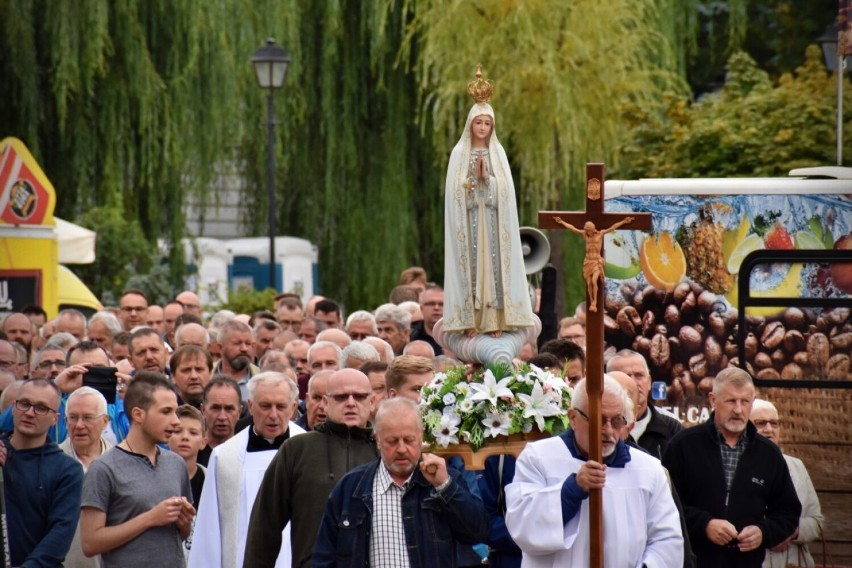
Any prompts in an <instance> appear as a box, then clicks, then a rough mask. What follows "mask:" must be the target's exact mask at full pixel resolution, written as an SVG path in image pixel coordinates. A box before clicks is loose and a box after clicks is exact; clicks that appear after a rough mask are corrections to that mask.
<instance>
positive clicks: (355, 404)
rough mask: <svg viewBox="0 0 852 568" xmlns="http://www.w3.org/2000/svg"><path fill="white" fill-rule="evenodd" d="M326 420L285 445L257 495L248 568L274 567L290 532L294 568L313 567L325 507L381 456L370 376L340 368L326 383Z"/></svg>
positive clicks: (250, 529) (248, 549)
mask: <svg viewBox="0 0 852 568" xmlns="http://www.w3.org/2000/svg"><path fill="white" fill-rule="evenodd" d="M326 401H327V403H328V406H327V410H326V412H327V413H328V419H327V420H326V421H325V422H324V423H323V424H319V425H318V426H317V427H316V429H315V430H314V431H312V432H308V433H307V434H303V435H301V436H296V437H294V438H291V439H289V440H287V441H286V442H284V444H282V445H281V449H280V450H279V451H278V455H276V456H275V459H273V460H272V463H271V464H270V465H269V468H268V469H267V470H266V475H265V476H264V478H263V484H262V485H261V487H260V491H259V492H258V494H257V499H256V500H255V502H254V508H253V509H252V514H251V522H250V523H249V531H248V540H247V542H246V554H245V559H244V562H243V565H244V566H251V567H252V568H272V567H273V566H275V560H276V558H277V557H278V553H279V550H280V548H281V530H282V529H283V528H284V526H285V525H286V524H287V523H288V522H289V523H290V529H291V531H292V545H293V554H292V558H293V567H294V568H302V567H307V566H311V555H312V553H313V549H314V543H315V541H316V537H317V530H318V529H319V526H320V521H321V519H322V515H323V511H324V509H325V503H326V501H327V500H328V496H329V494H330V493H331V490H332V488H334V485H335V484H336V483H337V482H338V481H339V480H340V478H342V477H343V476H344V475H345V474H346V472H347V471H349V470H350V469H352V468H354V467H356V466H359V465H361V464H364V463H367V462H370V461H373V460H374V459H376V457H378V452H377V451H376V446H375V444H374V443H373V435H372V434H373V433H372V429H371V428H370V427H369V426H368V420H369V418H370V412H371V411H372V409H373V392H372V389H371V387H370V379H368V378H367V375H365V374H364V373H362V372H360V371H357V370H355V369H342V370H340V371H337V372H335V373H334V374H333V375H331V377H329V380H328V393H327V394H326Z"/></svg>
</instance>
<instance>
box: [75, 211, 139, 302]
mask: <svg viewBox="0 0 852 568" xmlns="http://www.w3.org/2000/svg"><path fill="white" fill-rule="evenodd" d="M80 224H81V225H83V226H84V227H87V228H89V229H92V230H93V231H97V234H98V235H97V241H96V242H95V250H96V251H97V255H96V258H95V262H94V263H93V264H84V265H79V266H74V267H73V268H74V272H75V273H76V274H77V275H78V276H79V277H80V278H81V279H82V280H83V281H84V282H85V283H86V284H87V285H88V286H89V288H90V289H91V290H92V292H93V293H94V294H95V295H96V296H97V297H98V298H100V299H101V300H102V301H104V302H105V303H112V302H114V303H116V304H117V302H118V298H119V297H120V296H121V292H122V291H123V290H124V288H125V286H126V283H127V281H128V280H129V279H130V277H131V276H133V275H135V274H145V273H147V272H148V271H149V270H151V267H152V265H153V252H154V251H153V247H152V246H151V244H150V243H149V242H148V241H147V240H146V239H145V235H144V234H143V232H142V229H141V228H140V226H139V222H138V221H136V220H135V219H128V217H127V215H126V213H125V212H124V211H123V210H121V209H119V208H118V207H94V208H92V209H90V210H88V211H87V212H86V213H85V214H83V216H82V218H81V220H80Z"/></svg>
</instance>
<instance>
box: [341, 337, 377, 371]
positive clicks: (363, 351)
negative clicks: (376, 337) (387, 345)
mask: <svg viewBox="0 0 852 568" xmlns="http://www.w3.org/2000/svg"><path fill="white" fill-rule="evenodd" d="M342 357H343V362H344V365H343V366H344V367H347V368H349V369H360V368H361V367H362V366H363V365H364V363H367V362H370V361H376V362H378V361H379V352H378V351H376V348H375V347H373V346H372V345H370V344H369V343H364V342H363V341H353V342H352V343H351V344H349V345H347V346H346V347H345V348H344V349H343V354H342Z"/></svg>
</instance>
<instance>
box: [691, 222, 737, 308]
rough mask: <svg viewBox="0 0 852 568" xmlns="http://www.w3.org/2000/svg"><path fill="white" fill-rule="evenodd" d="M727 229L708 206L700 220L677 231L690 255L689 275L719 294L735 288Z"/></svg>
mask: <svg viewBox="0 0 852 568" xmlns="http://www.w3.org/2000/svg"><path fill="white" fill-rule="evenodd" d="M723 240H724V229H723V227H722V225H721V223H717V222H714V221H713V217H712V215H711V214H710V211H709V210H708V209H707V208H706V207H704V208H702V209H700V210H699V212H698V219H697V220H696V221H694V222H693V223H692V224H690V225H684V226H682V227H680V229H678V231H677V241H678V243H679V244H680V246H681V247H682V248H683V252H684V255H685V256H686V275H687V277H689V278H690V279H692V280H693V281H694V282H696V283H698V284H700V285H701V286H703V287H704V288H705V289H707V290H710V291H711V292H713V293H715V294H726V293H728V292H729V291H730V290H731V289H732V288H733V287H734V276H733V275H732V274H731V273H730V272H728V268H727V264H726V262H725V255H724V252H723V248H722V245H723Z"/></svg>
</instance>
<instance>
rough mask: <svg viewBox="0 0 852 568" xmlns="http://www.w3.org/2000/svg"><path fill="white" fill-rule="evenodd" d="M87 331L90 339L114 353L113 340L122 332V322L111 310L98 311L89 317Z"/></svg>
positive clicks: (108, 351)
mask: <svg viewBox="0 0 852 568" xmlns="http://www.w3.org/2000/svg"><path fill="white" fill-rule="evenodd" d="M86 333H87V335H88V337H89V340H90V341H94V342H95V343H97V344H98V345H100V346H101V349H103V350H104V351H106V352H107V353H109V354H110V355H112V340H113V338H114V337H115V336H116V335H118V334H119V333H121V322H120V321H118V318H117V317H115V314H112V313H110V312H98V313H96V314H95V315H93V316H92V317H91V318H89V327H88V329H87V330H86Z"/></svg>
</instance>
